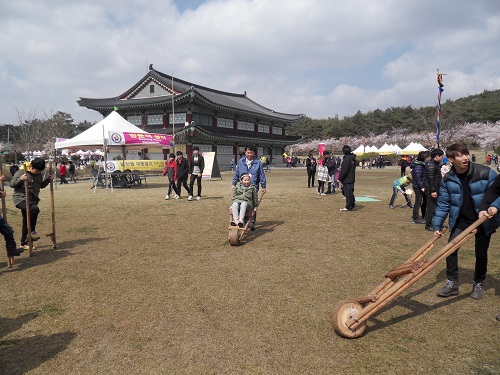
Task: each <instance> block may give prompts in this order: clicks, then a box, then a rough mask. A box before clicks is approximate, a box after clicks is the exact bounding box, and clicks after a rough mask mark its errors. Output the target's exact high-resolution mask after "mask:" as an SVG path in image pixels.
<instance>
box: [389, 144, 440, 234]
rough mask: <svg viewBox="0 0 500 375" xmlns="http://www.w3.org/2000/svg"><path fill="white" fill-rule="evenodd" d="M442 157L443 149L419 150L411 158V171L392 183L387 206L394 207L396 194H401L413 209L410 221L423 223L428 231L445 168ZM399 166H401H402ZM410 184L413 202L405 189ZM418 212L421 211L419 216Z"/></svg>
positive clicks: (430, 228) (430, 229)
mask: <svg viewBox="0 0 500 375" xmlns="http://www.w3.org/2000/svg"><path fill="white" fill-rule="evenodd" d="M444 157H445V156H444V152H443V150H441V149H439V148H438V149H435V150H432V151H431V153H430V154H429V152H428V151H420V152H419V153H418V155H417V157H416V158H413V159H412V160H411V163H410V169H411V173H410V174H405V175H403V176H402V177H399V178H397V179H396V180H394V182H393V183H392V196H391V199H390V201H389V208H394V207H395V206H394V202H395V200H396V198H397V197H398V195H400V194H401V195H403V196H404V197H405V200H406V205H407V206H408V207H410V208H412V209H413V212H412V218H411V220H412V223H413V224H425V229H426V230H429V231H433V228H432V219H433V217H434V211H435V210H436V205H437V197H438V193H439V188H440V186H441V179H442V176H443V175H444V174H445V173H443V172H444V171H445V169H444V168H443V170H442V166H443V164H442V162H443V158H444ZM405 161H406V159H405ZM401 167H402V168H403V166H401ZM410 184H411V185H412V187H413V192H414V193H415V204H412V202H411V198H410V197H409V194H408V193H409V192H410V191H409V190H407V189H406V188H407V187H408V186H410ZM419 212H421V216H420V215H419Z"/></svg>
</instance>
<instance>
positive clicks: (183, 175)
mask: <svg viewBox="0 0 500 375" xmlns="http://www.w3.org/2000/svg"><path fill="white" fill-rule="evenodd" d="M175 162H176V163H177V179H178V180H185V179H187V176H188V173H189V163H188V161H187V159H186V158H184V157H183V158H182V160H181V161H180V162H179V159H177V160H176V161H175Z"/></svg>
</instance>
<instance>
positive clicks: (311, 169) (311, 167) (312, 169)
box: [306, 158, 318, 173]
mask: <svg viewBox="0 0 500 375" xmlns="http://www.w3.org/2000/svg"><path fill="white" fill-rule="evenodd" d="M317 165H318V163H316V159H315V158H312V159H310V158H307V159H306V168H307V172H308V173H316V166H317Z"/></svg>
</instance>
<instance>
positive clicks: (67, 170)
mask: <svg viewBox="0 0 500 375" xmlns="http://www.w3.org/2000/svg"><path fill="white" fill-rule="evenodd" d="M68 164H69V167H66V162H65V161H63V162H61V165H60V166H59V178H60V179H61V182H60V183H59V184H60V185H62V184H69V182H74V183H75V184H76V179H75V170H76V168H75V164H74V163H73V161H71V160H70V161H68ZM66 175H68V176H69V182H68V180H66Z"/></svg>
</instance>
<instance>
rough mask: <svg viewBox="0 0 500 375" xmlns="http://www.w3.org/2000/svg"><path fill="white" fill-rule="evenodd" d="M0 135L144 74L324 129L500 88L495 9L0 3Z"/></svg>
mask: <svg viewBox="0 0 500 375" xmlns="http://www.w3.org/2000/svg"><path fill="white" fill-rule="evenodd" d="M0 23H1V24H2V33H1V35H0V85H1V87H2V90H0V124H2V123H8V124H15V123H17V121H18V119H19V118H20V117H25V118H26V117H29V115H31V114H33V113H36V114H37V115H38V116H39V117H43V116H44V115H45V114H48V115H50V114H52V113H55V112H57V111H59V110H61V111H64V112H68V113H70V114H71V115H72V116H73V118H74V119H75V121H83V120H89V121H97V120H99V119H101V116H100V115H99V114H98V113H96V112H94V111H91V110H88V109H86V108H81V107H79V106H78V104H77V103H76V101H77V100H78V99H79V97H91V98H104V97H113V96H117V95H119V94H121V93H123V92H125V91H126V90H127V89H128V88H129V87H130V86H132V85H133V84H135V83H136V82H137V81H138V80H139V79H140V78H141V77H142V76H144V74H146V72H147V68H148V65H149V64H151V63H152V64H154V68H155V69H157V70H159V71H162V72H164V73H167V74H171V73H173V74H174V76H176V77H178V78H181V79H184V80H187V81H191V82H195V83H198V84H200V85H203V86H208V87H212V88H215V89H218V90H223V91H229V92H236V93H243V92H244V91H246V92H247V95H248V96H249V97H250V98H251V99H253V100H255V101H256V102H258V103H260V104H262V105H265V106H266V107H269V108H272V109H274V110H276V111H279V112H287V113H304V114H306V115H307V116H310V117H313V118H327V117H333V116H335V115H339V116H340V117H343V116H345V115H352V114H355V113H356V112H357V111H358V110H361V111H362V112H367V111H370V110H374V109H376V108H381V109H385V108H389V107H394V106H408V105H412V106H415V107H419V106H424V105H434V104H435V101H436V95H437V83H436V69H440V70H441V71H442V72H444V73H446V74H447V75H446V76H445V77H444V83H445V92H444V93H443V102H444V101H446V100H447V99H456V98H459V97H463V96H467V95H470V94H475V93H479V92H482V91H483V90H496V89H499V88H500V49H499V48H498V46H499V45H500V2H499V1H495V0H476V1H473V2H472V1H469V0H444V1H440V2H435V1H431V0H418V1H417V0H407V1H395V0H378V1H376V2H375V1H373V2H372V1H370V2H369V1H364V0H351V1H349V2H346V1H340V0H286V1H284V0H207V1H200V0H176V1H172V0H164V1H154V2H153V1H147V0H120V1H119V0H104V1H88V0H86V1H83V0H72V1H67V0H51V1H46V2H42V1H40V2H34V1H32V0H16V1H15V2H14V1H12V2H7V1H4V2H1V3H0Z"/></svg>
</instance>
